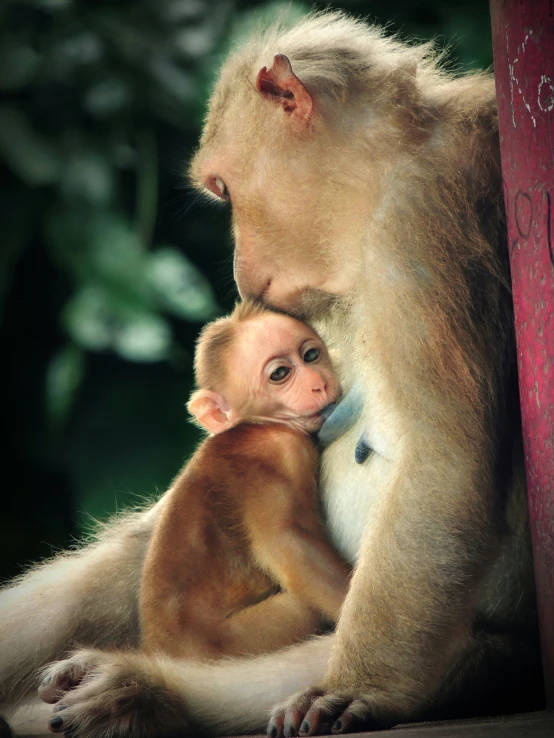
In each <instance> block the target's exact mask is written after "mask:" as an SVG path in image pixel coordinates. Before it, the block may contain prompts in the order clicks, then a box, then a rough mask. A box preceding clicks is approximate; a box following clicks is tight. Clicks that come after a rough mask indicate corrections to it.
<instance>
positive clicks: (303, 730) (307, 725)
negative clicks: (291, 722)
mask: <svg viewBox="0 0 554 738" xmlns="http://www.w3.org/2000/svg"><path fill="white" fill-rule="evenodd" d="M309 732H310V723H309V722H308V721H307V720H304V722H303V723H302V725H301V726H300V730H299V731H298V733H299V735H307V734H308V733H309Z"/></svg>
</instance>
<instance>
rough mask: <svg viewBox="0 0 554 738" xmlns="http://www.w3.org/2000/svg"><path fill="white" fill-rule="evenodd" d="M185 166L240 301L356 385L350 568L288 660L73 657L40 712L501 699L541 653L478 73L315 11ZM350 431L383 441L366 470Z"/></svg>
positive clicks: (351, 718) (240, 77) (347, 458)
mask: <svg viewBox="0 0 554 738" xmlns="http://www.w3.org/2000/svg"><path fill="white" fill-rule="evenodd" d="M192 172H193V177H194V179H195V181H196V182H197V184H198V185H199V186H200V187H201V188H207V189H208V190H210V191H211V192H212V193H214V194H215V195H216V196H218V197H220V198H222V199H230V200H231V202H232V205H233V214H234V230H235V235H236V242H237V251H236V262H235V273H236V278H237V282H238V284H239V289H240V291H241V293H242V294H244V295H253V296H255V297H257V298H260V299H262V300H265V301H267V302H269V303H271V304H272V305H275V306H277V307H280V308H284V309H287V310H289V311H291V312H292V313H294V314H297V315H299V316H306V317H309V318H311V319H316V320H317V321H318V328H319V330H320V331H321V332H322V334H323V336H324V337H325V338H326V339H327V340H328V341H330V342H331V343H334V344H335V346H336V347H337V348H338V349H339V350H340V351H342V354H343V356H344V357H345V358H346V359H347V360H348V361H347V362H345V366H344V376H343V377H342V379H343V384H344V385H345V386H348V385H349V384H352V383H353V382H354V380H357V382H359V384H360V386H361V390H362V392H363V398H364V412H363V414H362V418H361V420H359V421H358V422H357V423H356V425H355V426H354V427H353V428H352V429H351V430H350V431H348V432H347V433H346V434H345V435H344V436H343V437H342V438H340V439H339V440H337V441H336V442H335V443H334V444H333V445H332V446H331V447H330V448H329V449H328V450H327V451H326V452H325V455H324V461H323V472H322V482H323V483H322V494H323V500H324V505H325V508H326V513H327V517H328V525H329V530H330V533H331V536H332V537H333V539H334V541H335V544H336V546H337V547H338V548H339V550H340V551H341V552H342V553H343V555H344V556H345V557H346V558H348V559H350V560H351V561H356V562H357V568H356V571H355V574H354V577H353V580H352V585H351V590H350V592H349V595H348V597H347V600H346V603H345V606H344V609H343V612H342V614H341V617H340V620H339V623H338V627H337V631H336V634H335V635H331V636H326V637H322V638H320V639H318V640H315V641H311V642H308V643H305V644H300V645H299V646H294V647H292V648H291V649H289V650H287V651H284V652H281V653H279V654H273V655H270V656H266V657H261V658H258V659H254V660H248V661H246V662H241V661H234V662H231V663H227V662H225V663H222V664H219V665H217V664H194V663H187V662H181V663H179V662H176V661H171V660H169V659H153V658H149V657H147V656H143V655H140V654H136V653H124V652H120V653H115V654H113V653H107V652H101V651H94V650H89V651H81V652H78V653H77V654H75V655H74V656H73V657H71V658H70V659H69V660H66V661H64V662H60V663H59V664H57V665H55V666H54V667H52V668H51V669H50V670H49V672H48V676H47V681H46V682H45V683H44V684H43V686H42V688H41V692H42V695H43V698H44V699H45V700H47V701H52V702H53V701H56V700H57V699H58V698H59V696H60V690H65V689H67V688H68V687H76V688H74V689H73V690H71V691H69V692H66V693H65V694H63V699H62V700H61V702H60V704H59V706H58V707H62V708H65V709H64V710H63V711H60V712H59V713H57V714H56V716H55V717H54V718H53V720H52V722H51V728H52V729H53V730H55V731H60V732H61V731H70V732H71V733H73V734H74V735H75V736H77V737H79V738H80V737H81V736H83V737H85V738H87V737H88V736H96V735H100V734H102V733H103V732H104V731H105V730H107V729H109V730H110V733H111V734H112V735H117V736H148V735H150V734H151V733H156V734H166V733H167V734H170V733H173V732H175V731H177V730H181V731H186V730H187V729H190V730H191V732H193V733H195V732H196V731H197V730H198V729H202V730H204V731H206V732H207V733H210V732H212V733H216V732H226V731H228V732H232V731H234V732H240V731H244V730H257V729H260V728H262V727H263V726H264V724H265V722H266V720H267V714H268V712H269V710H270V708H271V707H272V706H273V705H274V704H275V703H278V702H279V701H281V700H283V699H284V698H287V697H288V696H289V694H290V693H291V692H293V691H294V690H298V689H306V688H307V689H308V692H303V693H302V694H300V696H296V697H294V698H292V699H291V700H289V701H288V703H285V704H286V706H285V707H284V708H277V709H275V711H274V713H273V718H272V722H271V723H270V732H271V733H272V734H273V735H277V734H280V733H281V732H282V731H283V730H284V732H285V733H287V734H288V735H293V734H294V733H295V732H297V731H300V732H301V733H310V734H312V733H317V732H323V731H324V730H325V729H328V726H329V724H332V723H333V722H334V721H336V722H334V730H335V732H348V731H350V730H353V729H356V728H359V727H361V726H364V725H367V726H372V725H383V724H384V725H387V724H390V723H392V722H395V721H398V720H406V719H412V718H416V717H420V716H423V715H429V714H433V715H438V714H441V712H442V711H447V710H450V711H451V713H450V714H453V713H457V714H461V713H464V711H466V712H469V713H471V712H478V711H479V709H480V707H481V705H479V703H478V701H479V698H484V696H485V694H486V696H487V697H488V698H491V697H492V698H494V697H495V695H494V694H492V695H491V687H492V691H493V692H494V689H495V688H496V689H497V690H498V692H499V694H497V695H496V697H506V698H507V699H508V700H512V699H514V697H515V696H517V695H518V694H519V692H518V690H519V687H520V685H518V683H517V675H518V674H519V673H522V674H524V675H525V676H527V675H528V674H529V669H530V668H531V667H532V666H534V665H535V664H534V656H535V651H534V650H533V648H532V647H531V646H529V647H528V645H527V644H528V636H529V640H530V641H531V640H532V637H531V636H530V634H529V632H528V631H531V630H532V625H530V624H529V623H530V621H529V617H530V616H529V613H531V612H532V610H533V593H532V586H530V584H531V580H532V577H531V575H530V569H529V565H530V557H529V553H528V546H527V534H526V514H525V499H524V488H523V482H522V470H521V465H519V466H518V464H517V461H518V458H519V457H518V455H517V453H515V454H514V460H513V461H514V463H512V448H516V449H517V447H518V445H517V438H516V439H515V440H514V439H513V438H512V436H511V433H510V431H509V430H508V429H509V428H510V424H511V421H512V420H513V417H512V415H513V414H514V413H515V411H514V410H513V405H512V403H511V395H510V386H511V384H512V383H513V379H514V377H513V339H512V325H511V307H510V296H509V288H508V268H507V260H506V254H505V249H504V242H503V216H502V196H501V186H500V172H499V164H498V141H497V129H496V112H495V100H494V88H493V83H492V80H491V79H490V78H489V77H488V76H486V75H482V74H477V75H470V76H466V77H461V78H458V79H455V78H453V77H451V76H449V75H448V74H446V73H445V72H441V71H439V70H438V68H437V66H436V62H435V61H434V60H433V58H432V55H431V53H430V51H429V49H428V48H427V47H408V46H405V45H403V44H400V43H398V42H396V41H394V40H391V39H386V38H384V37H383V36H382V34H381V32H380V31H378V30H376V29H375V28H368V27H367V26H365V25H364V24H362V23H358V22H355V21H353V20H349V19H348V18H346V17H343V16H342V15H340V14H333V13H331V14H323V15H316V16H312V17H310V18H309V19H307V20H305V21H303V22H301V23H300V24H298V25H297V26H296V27H294V28H293V29H292V30H290V31H281V30H279V29H278V28H277V29H272V30H271V31H270V32H269V33H268V34H267V35H266V36H265V37H263V38H259V37H255V38H254V39H253V40H252V41H251V42H250V44H249V45H248V46H247V47H246V48H245V49H244V50H243V51H242V52H239V53H238V54H236V55H235V56H232V57H231V58H230V59H229V61H228V62H227V64H226V65H225V67H224V69H223V71H222V74H221V78H220V81H219V83H218V86H217V88H216V91H215V93H214V97H213V100H212V105H211V110H210V113H209V116H208V120H207V123H206V128H205V132H204V136H203V139H202V142H201V148H200V151H199V152H198V154H197V156H196V158H195V161H194V164H193V169H192ZM360 438H362V439H363V443H364V444H365V446H366V447H369V448H371V449H372V450H373V453H372V454H371V455H370V457H369V459H368V460H367V461H366V462H365V464H363V465H356V464H355V463H354V448H355V447H356V445H357V443H358V440H359V439H360ZM512 468H513V469H514V471H512ZM531 621H532V617H531ZM516 657H517V659H516ZM523 659H525V662H523ZM514 660H516V661H517V668H516V669H510V668H509V666H510V664H511V663H512V662H513V661H514ZM83 676H85V677H86V678H85V679H84V681H82V682H81V681H80V680H81V679H82V677H83ZM499 681H500V682H501V683H500V684H499ZM314 684H315V685H316V687H315V688H313V687H312V685H314ZM475 700H476V701H475ZM512 705H513V706H515V702H513V703H512ZM310 706H311V708H310ZM520 706H521V704H520ZM498 707H499V705H498V700H497V702H496V703H495V701H494V699H492V701H491V700H489V701H488V708H489V709H490V710H491V711H493V710H496V709H498Z"/></svg>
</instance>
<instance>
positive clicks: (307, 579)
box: [245, 430, 350, 622]
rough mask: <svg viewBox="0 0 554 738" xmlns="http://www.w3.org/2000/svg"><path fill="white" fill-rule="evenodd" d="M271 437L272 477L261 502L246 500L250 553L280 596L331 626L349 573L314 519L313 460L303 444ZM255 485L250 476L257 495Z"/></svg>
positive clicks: (308, 446) (268, 462)
mask: <svg viewBox="0 0 554 738" xmlns="http://www.w3.org/2000/svg"><path fill="white" fill-rule="evenodd" d="M272 432H273V433H275V434H276V435H277V437H276V438H275V445H274V446H272V447H271V455H269V454H268V456H267V458H265V459H264V466H265V468H269V466H270V465H271V466H272V467H273V472H272V473H271V474H267V475H266V478H265V480H264V495H263V499H262V500H260V495H259V494H251V495H245V499H246V515H245V519H246V524H247V527H248V530H249V534H250V540H251V544H252V551H253V554H254V557H255V558H256V560H257V561H258V563H259V564H260V566H262V568H264V569H266V570H268V571H269V572H271V574H272V575H273V576H274V577H275V578H276V579H277V581H278V582H279V584H280V585H281V586H282V587H283V589H284V590H285V591H287V592H291V593H292V594H294V595H296V596H297V597H299V598H300V599H302V600H303V601H305V602H306V603H308V604H309V605H310V606H311V607H313V608H316V609H317V610H318V611H319V612H321V613H323V614H324V615H325V616H326V617H327V618H330V619H331V620H332V621H333V622H335V621H336V620H337V618H338V614H339V610H340V608H341V606H342V603H343V601H344V597H345V596H346V592H347V591H348V582H349V578H350V568H349V567H348V566H347V565H346V564H345V563H344V562H343V561H342V559H341V558H340V556H339V555H338V554H337V553H336V552H335V551H334V549H333V548H332V546H331V544H330V543H329V540H328V538H327V536H326V534H325V531H324V528H323V524H322V522H321V519H320V516H319V510H318V505H317V492H316V485H315V481H316V464H317V456H316V455H315V452H314V450H313V445H312V443H311V441H309V440H308V439H302V438H301V437H300V438H298V437H294V436H292V437H291V436H286V435H285V436H283V435H282V434H280V435H279V431H278V430H275V431H272ZM307 458H309V459H310V461H309V462H308V463H307V461H306V459H307ZM259 482H260V479H259V478H258V477H257V476H256V475H254V476H253V478H252V483H253V484H255V489H256V490H257V487H258V485H259ZM261 508H263V510H262V509H261Z"/></svg>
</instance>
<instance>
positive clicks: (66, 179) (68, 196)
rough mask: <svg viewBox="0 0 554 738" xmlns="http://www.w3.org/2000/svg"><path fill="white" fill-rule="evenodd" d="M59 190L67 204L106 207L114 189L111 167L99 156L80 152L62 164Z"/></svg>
mask: <svg viewBox="0 0 554 738" xmlns="http://www.w3.org/2000/svg"><path fill="white" fill-rule="evenodd" d="M60 188H61V192H62V194H63V196H64V198H65V200H66V201H67V202H71V203H75V202H78V201H79V200H82V201H85V202H88V203H90V204H91V205H106V204H108V203H109V202H110V201H111V200H112V198H113V193H114V189H115V184H114V176H113V170H112V167H111V166H110V164H109V163H108V161H107V159H106V158H105V157H103V156H101V155H100V154H98V153H96V152H94V151H80V152H79V153H76V154H74V155H73V156H70V157H69V158H68V159H67V161H66V162H65V163H64V167H63V171H62V174H61V181H60Z"/></svg>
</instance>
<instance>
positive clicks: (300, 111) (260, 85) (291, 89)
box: [256, 54, 313, 123]
mask: <svg viewBox="0 0 554 738" xmlns="http://www.w3.org/2000/svg"><path fill="white" fill-rule="evenodd" d="M256 89H257V90H258V92H259V93H260V94H261V95H263V96H264V97H266V98H271V100H273V101H274V102H276V103H278V104H279V105H282V106H283V110H285V112H287V113H290V114H292V115H293V117H295V118H297V119H298V120H301V121H304V122H306V123H307V122H308V121H309V120H310V117H311V115H312V110H313V100H312V96H311V95H310V93H309V92H308V90H307V89H306V88H305V87H304V85H303V84H302V82H301V81H300V80H299V79H298V77H297V76H296V75H295V74H294V72H293V71H292V67H291V65H290V61H289V60H288V59H287V57H286V56H285V55H284V54H277V55H276V56H275V57H274V58H273V64H272V65H271V67H270V68H269V69H268V68H267V67H262V68H261V69H260V71H259V72H258V78H257V80H256Z"/></svg>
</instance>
